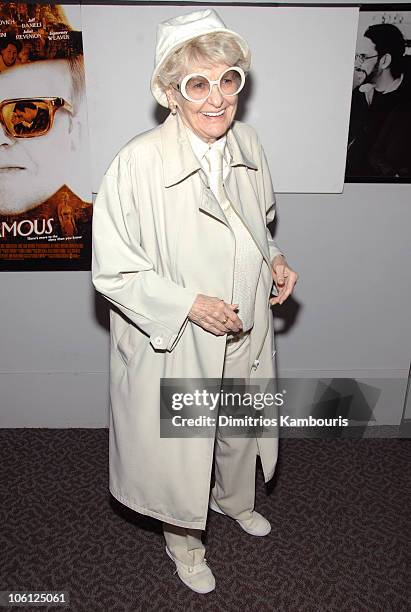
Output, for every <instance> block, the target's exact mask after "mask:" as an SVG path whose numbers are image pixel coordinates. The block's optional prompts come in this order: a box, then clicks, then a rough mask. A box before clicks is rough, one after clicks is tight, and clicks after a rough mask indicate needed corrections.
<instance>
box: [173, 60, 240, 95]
mask: <svg viewBox="0 0 411 612" xmlns="http://www.w3.org/2000/svg"><path fill="white" fill-rule="evenodd" d="M244 83H245V74H244V70H243V69H242V68H238V66H232V67H231V68H227V70H224V72H223V74H222V75H221V76H220V78H219V79H217V80H216V81H211V80H210V79H209V78H208V77H206V76H205V75H204V74H199V73H196V72H194V73H191V74H187V76H185V77H184V79H183V80H182V81H181V83H179V84H178V85H177V86H174V85H173V87H174V89H178V91H180V93H181V95H182V96H183V97H184V98H185V99H186V100H189V101H190V102H204V101H205V100H207V98H208V96H209V95H210V93H211V89H212V87H213V85H217V87H218V89H219V90H220V93H221V95H223V96H236V95H237V94H238V93H240V91H241V90H242V88H243V87H244Z"/></svg>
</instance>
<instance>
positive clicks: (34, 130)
mask: <svg viewBox="0 0 411 612" xmlns="http://www.w3.org/2000/svg"><path fill="white" fill-rule="evenodd" d="M59 108H64V109H65V110H67V111H68V112H69V113H71V114H73V107H72V105H71V104H70V102H67V100H64V99H63V98H12V99H10V100H3V101H2V102H0V123H1V125H2V126H3V128H4V131H5V132H6V134H8V136H11V137H12V138H37V137H38V136H44V135H45V134H47V133H48V132H49V131H50V130H51V128H52V127H53V122H54V115H55V114H56V112H57V110H58V109H59Z"/></svg>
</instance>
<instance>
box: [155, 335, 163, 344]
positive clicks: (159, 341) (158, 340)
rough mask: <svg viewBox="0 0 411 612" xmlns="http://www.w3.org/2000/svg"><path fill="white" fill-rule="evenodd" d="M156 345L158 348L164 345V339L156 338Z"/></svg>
mask: <svg viewBox="0 0 411 612" xmlns="http://www.w3.org/2000/svg"><path fill="white" fill-rule="evenodd" d="M154 344H156V345H157V346H161V345H162V344H163V338H162V337H161V336H156V337H155V338H154Z"/></svg>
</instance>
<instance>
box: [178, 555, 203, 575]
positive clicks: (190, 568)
mask: <svg viewBox="0 0 411 612" xmlns="http://www.w3.org/2000/svg"><path fill="white" fill-rule="evenodd" d="M203 563H205V565H207V559H206V558H204V559H203V560H202V562H201V563H197V564H196V565H190V566H189V567H188V569H187V571H188V572H189V573H190V574H192V573H193V571H194V568H195V567H197V565H203ZM177 571H178V570H177V569H175V570H174V572H173V575H175V574H177Z"/></svg>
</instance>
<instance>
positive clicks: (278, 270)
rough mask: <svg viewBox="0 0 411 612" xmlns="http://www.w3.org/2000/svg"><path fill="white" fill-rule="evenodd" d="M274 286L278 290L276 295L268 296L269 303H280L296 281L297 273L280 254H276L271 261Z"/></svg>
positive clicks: (286, 296)
mask: <svg viewBox="0 0 411 612" xmlns="http://www.w3.org/2000/svg"><path fill="white" fill-rule="evenodd" d="M271 273H272V275H273V279H274V283H275V286H276V287H277V290H278V295H277V296H275V297H273V298H270V304H271V305H272V306H273V305H274V304H282V303H283V302H284V301H285V300H286V299H287V298H288V296H289V295H290V294H291V292H292V290H293V289H294V285H295V283H296V282H297V279H298V274H297V272H295V271H294V270H293V269H292V268H290V267H289V265H288V264H287V262H286V261H285V259H284V257H283V256H282V255H276V257H274V259H273V261H272V270H271Z"/></svg>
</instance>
